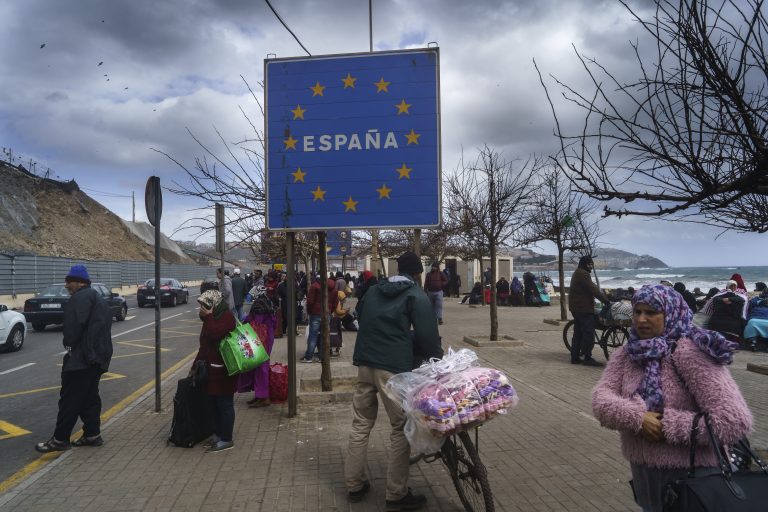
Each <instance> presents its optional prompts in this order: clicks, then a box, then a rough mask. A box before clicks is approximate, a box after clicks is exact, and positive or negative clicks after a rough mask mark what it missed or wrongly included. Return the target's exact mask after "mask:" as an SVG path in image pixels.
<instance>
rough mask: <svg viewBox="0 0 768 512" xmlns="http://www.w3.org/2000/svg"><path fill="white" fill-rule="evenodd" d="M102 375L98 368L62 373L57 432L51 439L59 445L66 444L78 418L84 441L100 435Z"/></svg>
mask: <svg viewBox="0 0 768 512" xmlns="http://www.w3.org/2000/svg"><path fill="white" fill-rule="evenodd" d="M101 373H102V372H101V369H100V368H98V367H92V368H88V369H87V370H75V371H71V372H61V391H59V413H58V415H57V416H56V430H55V431H54V432H53V437H55V438H56V439H57V440H58V441H69V437H70V436H71V435H72V429H73V428H74V427H75V423H77V418H80V419H81V420H83V432H84V433H85V436H86V437H95V436H98V435H99V434H101V397H100V396H99V380H101Z"/></svg>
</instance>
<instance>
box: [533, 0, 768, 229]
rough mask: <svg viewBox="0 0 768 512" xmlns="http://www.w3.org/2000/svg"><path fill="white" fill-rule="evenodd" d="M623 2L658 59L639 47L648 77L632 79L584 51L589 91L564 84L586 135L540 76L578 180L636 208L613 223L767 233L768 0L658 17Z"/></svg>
mask: <svg viewBox="0 0 768 512" xmlns="http://www.w3.org/2000/svg"><path fill="white" fill-rule="evenodd" d="M620 2H621V4H622V5H623V6H624V7H625V8H626V9H627V10H628V11H629V12H630V13H631V15H632V16H633V17H634V18H635V19H636V20H637V21H638V22H639V23H640V25H641V27H642V28H643V29H644V33H645V34H646V35H647V36H648V38H649V39H650V40H651V41H652V48H653V51H652V52H650V54H649V52H647V51H646V48H643V47H641V46H640V44H639V43H634V44H632V48H633V51H634V54H635V60H636V64H637V72H638V76H639V78H637V79H635V80H633V81H628V82H625V81H623V79H621V78H619V77H618V76H617V75H615V74H614V73H612V72H611V71H609V70H608V69H606V68H605V67H604V66H602V65H601V64H600V63H599V62H598V61H597V60H596V59H594V58H588V57H586V56H584V55H583V54H581V53H580V52H579V51H578V50H575V53H576V57H577V58H578V59H579V61H580V62H581V65H582V67H583V69H584V71H586V73H587V76H588V77H589V79H590V81H591V88H590V90H582V91H578V90H576V89H575V88H573V87H571V86H569V85H567V84H565V83H563V82H561V81H559V80H558V79H556V78H554V80H555V82H556V84H557V87H558V88H559V89H561V91H562V95H563V97H564V98H565V100H566V101H567V102H570V103H571V104H572V105H575V106H576V107H577V108H578V109H579V110H581V111H582V112H583V114H584V120H583V125H582V128H581V129H580V130H579V131H576V130H574V131H573V132H571V131H570V130H567V129H565V128H563V127H562V126H561V123H560V120H559V119H558V115H557V112H556V109H555V106H554V103H553V101H552V98H551V96H550V95H549V91H547V86H546V84H545V82H544V80H543V79H542V78H541V73H539V76H540V79H541V83H542V86H543V87H544V88H545V91H546V92H547V97H548V100H549V102H550V105H551V107H552V111H553V114H554V116H555V122H556V129H555V133H556V135H557V136H558V137H559V140H560V142H561V148H562V162H563V163H564V166H565V167H566V168H567V169H569V170H570V171H571V172H572V176H573V178H574V183H576V184H577V186H578V187H579V188H580V189H581V190H582V191H584V192H586V193H587V194H589V195H590V196H592V197H594V198H596V199H600V200H604V201H610V200H612V199H618V200H623V201H624V202H625V203H632V202H634V203H633V204H632V205H631V206H623V207H615V206H614V205H613V203H609V204H608V205H607V206H606V207H605V215H614V216H618V217H621V216H623V215H637V216H645V217H660V218H664V219H669V220H672V219H680V220H686V221H689V222H698V223H704V224H709V225H713V226H718V227H722V228H725V229H734V230H737V231H743V232H748V231H753V232H760V233H763V232H766V231H768V144H766V131H768V92H767V91H766V79H767V78H768V59H766V51H765V50H766V48H765V42H766V41H768V24H766V17H765V12H764V8H763V0H721V1H718V2H708V1H707V0H657V1H656V2H655V10H654V11H652V13H651V14H645V13H640V12H639V11H637V12H636V11H634V10H633V9H632V8H630V7H629V5H628V3H627V2H625V1H622V0H620ZM537 69H538V68H537Z"/></svg>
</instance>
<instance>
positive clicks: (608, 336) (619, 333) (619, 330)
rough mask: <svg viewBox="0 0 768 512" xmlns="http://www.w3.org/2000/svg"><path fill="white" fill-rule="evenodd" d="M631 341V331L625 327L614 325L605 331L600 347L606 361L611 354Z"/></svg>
mask: <svg viewBox="0 0 768 512" xmlns="http://www.w3.org/2000/svg"><path fill="white" fill-rule="evenodd" d="M628 339H629V331H627V329H626V328H625V327H621V326H618V325H612V326H610V327H607V328H606V329H605V331H603V336H602V338H600V347H602V349H603V354H605V360H606V361H607V360H608V359H609V357H610V353H611V352H613V351H614V350H616V349H617V348H618V347H620V346H622V345H623V344H624V343H625V342H626V341H627V340H628Z"/></svg>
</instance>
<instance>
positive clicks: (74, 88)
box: [0, 0, 768, 266]
mask: <svg viewBox="0 0 768 512" xmlns="http://www.w3.org/2000/svg"><path fill="white" fill-rule="evenodd" d="M631 3H633V5H635V6H636V7H637V8H638V9H640V10H642V9H643V6H645V5H647V4H649V3H650V2H648V1H644V2H637V1H636V2H631ZM373 4H374V7H373V44H374V50H393V49H403V48H420V47H425V46H426V45H427V44H428V43H430V42H435V43H437V44H438V46H439V47H440V59H441V60H440V68H441V76H440V79H441V90H440V93H441V109H442V157H443V168H444V171H445V172H448V171H450V170H452V169H454V168H455V167H456V165H457V163H458V160H459V156H460V154H461V151H462V148H463V150H464V153H465V155H467V156H472V155H473V154H474V152H475V151H476V149H477V148H478V147H479V146H481V145H482V144H488V145H490V146H492V147H493V148H494V149H497V150H499V151H500V152H502V153H503V155H504V156H505V157H506V158H507V159H510V160H513V159H518V158H526V157H527V156H528V155H530V154H532V153H539V154H544V155H547V154H554V152H555V151H556V149H557V141H556V139H555V138H554V137H553V136H552V124H553V122H552V115H551V113H550V110H549V106H548V104H547V103H546V100H545V96H544V93H543V90H542V88H541V86H540V85H539V83H538V77H537V75H536V73H535V70H534V67H533V64H532V59H534V58H535V59H536V61H537V63H538V64H539V67H540V68H541V69H542V70H543V72H544V73H552V74H555V75H557V76H558V77H559V78H562V79H564V80H565V81H566V82H568V83H570V84H574V85H578V84H581V83H584V79H585V77H584V76H583V73H581V72H580V70H579V68H578V66H577V64H578V63H577V61H576V59H575V57H574V54H573V49H572V47H571V45H572V44H574V45H576V46H577V47H578V49H579V50H580V51H582V52H583V53H585V54H587V55H590V56H595V57H597V58H599V59H600V61H601V62H602V63H603V64H605V65H606V67H608V68H609V69H611V70H612V71H615V72H616V73H618V74H620V75H621V74H624V76H630V77H632V78H634V77H635V76H636V74H637V71H636V68H635V67H634V63H633V61H632V56H631V48H630V46H629V44H628V43H629V41H630V40H636V39H638V37H639V38H640V39H639V40H640V42H641V47H642V45H645V48H649V49H650V42H649V41H648V40H647V39H643V36H642V34H641V33H640V31H639V30H638V26H637V24H636V23H635V22H633V21H632V20H631V18H630V17H629V15H628V13H627V12H626V11H625V10H624V9H623V7H621V6H620V5H619V4H618V2H616V1H613V0H606V1H599V0H583V1H576V0H572V1H568V0H509V1H501V0H498V1H478V2H466V1H459V0H421V1H413V0H409V1H401V0H374V1H373ZM273 5H274V6H275V8H276V9H277V10H278V12H279V13H280V15H281V16H282V17H283V19H284V20H285V21H286V22H287V24H288V25H289V27H290V28H291V29H292V30H293V31H294V32H295V33H296V34H297V36H298V37H299V39H300V40H301V42H302V43H303V44H304V46H305V47H306V48H307V49H308V50H309V51H310V52H311V53H312V54H313V55H322V54H333V53H349V52H366V51H368V41H369V40H368V34H369V32H368V2H366V1H365V0H306V1H300V0H273ZM43 45H44V46H43ZM267 54H275V55H276V56H278V57H291V56H304V55H306V54H305V53H304V51H303V50H302V49H301V47H300V46H299V45H298V44H297V43H296V42H295V40H294V39H293V37H292V36H291V35H290V34H289V33H288V32H287V31H286V30H285V29H284V28H283V27H282V25H281V24H280V23H279V22H278V20H277V19H276V18H275V16H274V15H273V14H272V13H271V11H270V10H269V8H268V7H267V5H266V3H265V2H263V1H259V0H218V1H216V0H163V1H161V2H157V1H154V0H152V1H150V0H112V1H108V2H105V1H100V0H71V1H67V2H62V1H59V0H24V1H23V2H22V1H19V2H10V1H5V2H0V145H2V146H3V147H5V148H12V150H13V152H14V156H18V157H19V158H20V159H22V160H23V161H24V163H25V166H27V165H28V163H29V161H30V159H31V160H32V161H33V162H36V166H37V169H38V170H40V169H41V168H44V167H47V168H50V169H51V170H52V175H53V176H58V177H60V178H62V179H75V180H76V181H77V182H78V183H79V185H80V186H81V188H83V189H84V190H85V191H86V192H88V193H89V194H91V195H92V197H94V198H95V199H97V200H99V201H100V202H102V203H103V204H105V205H106V206H107V207H109V208H110V209H111V210H112V211H114V212H115V213H117V214H118V215H120V216H121V217H123V218H126V219H130V218H131V199H130V194H131V192H135V193H136V194H137V197H138V201H137V203H138V204H137V212H136V217H137V220H144V219H145V214H144V208H143V191H144V185H145V183H146V180H147V177H149V176H151V175H153V174H156V175H159V176H160V177H161V180H162V182H163V184H164V185H170V183H171V182H172V181H173V180H177V181H182V182H186V178H185V176H184V175H183V173H182V172H181V171H180V170H179V168H178V167H177V166H176V165H175V164H173V163H172V162H171V161H170V160H169V159H168V158H166V157H165V156H163V155H161V154H158V153H157V152H155V151H152V150H151V149H150V148H156V149H158V150H161V151H164V152H167V153H168V154H170V155H172V156H173V157H174V158H176V159H178V160H179V161H181V162H183V163H184V164H186V165H189V166H190V167H191V166H193V165H194V159H195V157H199V156H203V152H202V150H201V149H200V147H199V146H197V144H196V143H195V142H194V141H193V140H192V138H191V137H190V135H189V134H188V133H187V129H189V130H191V131H192V132H194V133H195V135H196V136H197V137H199V138H200V140H201V141H203V142H205V143H206V144H208V145H210V147H211V148H212V149H213V150H214V151H215V152H217V153H220V154H223V145H222V143H221V142H220V141H219V140H218V138H217V136H216V133H215V131H214V127H216V129H218V130H219V132H220V133H221V134H222V135H223V137H224V138H225V140H227V141H230V142H235V141H239V140H242V139H244V138H249V137H252V136H253V130H252V127H251V126H250V124H249V122H248V121H247V120H246V119H245V117H244V116H243V115H242V114H241V112H240V110H239V107H242V109H243V110H244V111H245V112H246V113H247V114H248V116H249V117H250V119H251V121H253V122H254V123H255V124H256V125H257V126H259V127H260V126H261V125H262V123H263V120H262V118H261V115H260V112H259V109H258V107H257V105H256V103H255V102H254V100H253V99H252V97H251V96H250V93H249V92H248V90H247V88H246V87H245V85H244V83H243V80H242V79H241V77H240V75H242V76H243V77H244V78H245V79H246V80H247V81H248V82H249V83H250V84H251V85H252V86H253V87H254V89H255V91H256V92H257V94H259V95H260V94H261V89H260V88H259V87H258V83H259V81H261V80H262V79H263V59H264V58H265V57H266V56H267ZM562 108H563V110H561V115H562V116H563V121H564V122H565V123H568V122H576V121H577V120H578V118H576V117H569V114H572V112H571V111H569V109H568V108H566V107H565V106H562ZM15 163H18V161H16V162H15ZM0 186H2V184H0ZM116 196H127V197H116ZM164 199H165V209H164V217H163V231H164V232H166V233H168V234H170V233H171V232H173V230H174V229H175V228H176V227H177V226H179V225H180V224H181V223H182V222H183V221H184V220H185V219H188V218H191V217H195V216H197V215H198V213H196V212H189V211H188V210H189V209H190V208H194V207H199V206H200V204H196V203H192V202H190V200H189V199H188V198H181V197H173V196H171V195H170V194H168V193H166V194H165V196H164ZM603 231H605V232H607V235H606V236H605V237H604V238H603V243H605V244H608V245H610V246H611V247H614V248H618V249H625V250H628V251H631V252H634V253H638V254H651V255H653V256H656V257H658V258H660V259H662V260H664V261H665V262H667V263H668V264H669V265H671V266H693V265H702V266H703V265H718V266H720V265H721V266H734V265H763V264H765V259H764V257H763V254H765V253H766V249H768V236H766V235H755V234H737V233H725V234H722V236H720V237H719V238H717V239H715V237H717V236H718V235H720V234H721V230H719V229H715V228H708V227H702V226H696V225H691V224H680V223H670V222H662V221H645V220H640V219H633V218H629V219H628V218H623V219H621V220H620V221H619V220H610V219H609V220H606V221H604V223H603ZM190 237H191V235H190V236H186V235H185V234H183V233H182V234H178V235H176V238H178V239H184V238H190ZM542 249H545V250H546V249H550V248H549V247H547V246H543V247H542Z"/></svg>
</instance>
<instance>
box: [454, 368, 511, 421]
mask: <svg viewBox="0 0 768 512" xmlns="http://www.w3.org/2000/svg"><path fill="white" fill-rule="evenodd" d="M462 374H463V375H464V376H465V377H466V378H468V379H469V380H471V381H472V383H473V384H474V385H475V388H477V392H478V393H479V394H480V398H481V400H482V402H483V406H484V407H485V412H486V415H487V419H491V417H492V416H493V415H494V414H496V413H502V414H504V413H506V409H507V408H508V407H514V406H516V405H517V403H518V401H519V398H518V396H517V393H516V392H515V388H513V387H512V385H511V384H510V383H509V379H508V378H507V376H506V375H504V374H503V373H502V372H500V371H498V370H495V369H493V368H468V369H467V370H464V371H463V372H462Z"/></svg>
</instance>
